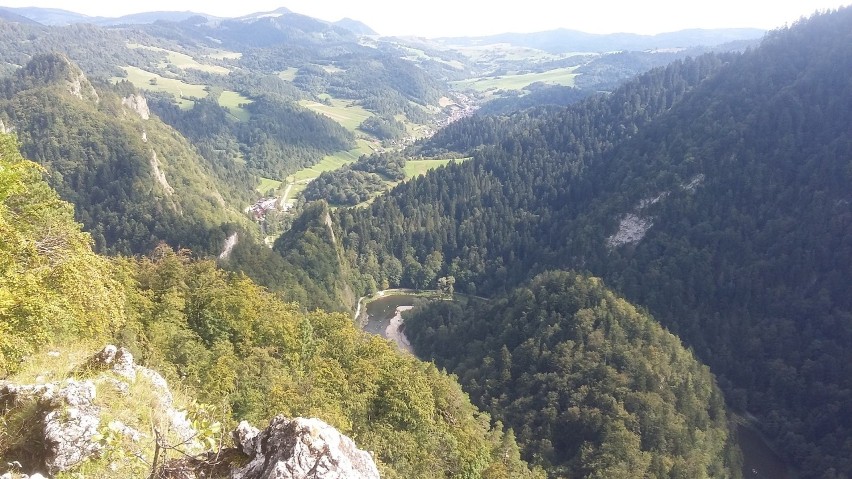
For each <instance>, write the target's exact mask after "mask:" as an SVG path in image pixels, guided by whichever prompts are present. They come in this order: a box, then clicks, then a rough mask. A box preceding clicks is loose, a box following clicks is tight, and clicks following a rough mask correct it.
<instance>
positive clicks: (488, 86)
mask: <svg viewBox="0 0 852 479" xmlns="http://www.w3.org/2000/svg"><path fill="white" fill-rule="evenodd" d="M576 69H577V67H566V68H556V69H554V70H549V71H546V72H542V73H516V74H508V75H500V76H494V77H482V78H471V79H469V80H461V81H457V82H452V85H453V86H454V87H455V88H458V89H462V90H463V89H467V88H473V89H474V90H477V91H480V92H484V91H488V90H520V89H522V88H524V87H526V86H527V85H530V84H532V83H536V82H543V83H549V84H552V85H565V86H574V77H576V76H577V75H578V74H577V73H574V70H576Z"/></svg>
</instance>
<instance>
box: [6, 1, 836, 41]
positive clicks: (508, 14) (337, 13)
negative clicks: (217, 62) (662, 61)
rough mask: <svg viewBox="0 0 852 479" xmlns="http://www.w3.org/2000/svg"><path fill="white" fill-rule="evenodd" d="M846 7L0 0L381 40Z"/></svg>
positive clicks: (757, 20)
mask: <svg viewBox="0 0 852 479" xmlns="http://www.w3.org/2000/svg"><path fill="white" fill-rule="evenodd" d="M850 3H852V2H850V0H712V1H708V0H701V1H694V0H693V1H690V0H685V1H684V0H680V1H673V0H641V1H640V0H591V1H590V0H583V1H577V0H523V1H513V2H508V1H500V0H488V1H482V0H473V1H470V0H420V1H416V0H415V1H399V0H397V1H388V0H384V1H372V0H240V1H229V2H222V1H216V2H211V1H210V0H108V1H104V0H86V1H80V0H0V5H2V6H7V7H23V6H39V7H50V8H61V9H64V10H71V11H75V12H78V13H84V14H86V15H93V16H111V17H114V16H121V15H126V14H129V13H139V12H146V11H156V10H173V11H185V10H191V11H195V12H203V13H207V14H210V15H216V16H222V17H236V16H242V15H247V14H250V13H255V12H263V11H270V10H274V9H276V8H278V7H287V8H289V9H290V10H292V11H294V12H297V13H302V14H305V15H310V16H312V17H317V18H321V19H323V20H330V21H334V20H339V19H341V18H343V17H350V18H354V19H356V20H360V21H362V22H364V23H366V24H367V25H369V26H370V27H372V28H373V29H374V30H376V31H377V32H379V33H380V34H382V35H414V36H424V37H439V36H481V35H489V34H495V33H504V32H534V31H542V30H551V29H555V28H569V29H573V30H581V31H584V32H589V33H616V32H629V33H641V34H654V33H662V32H671V31H676V30H683V29H686V28H726V27H754V28H763V29H772V28H777V27H781V26H784V25H785V24H791V23H793V22H795V21H796V20H798V19H799V18H801V17H802V16H809V15H810V14H812V13H813V12H815V11H817V10H826V9H834V8H838V7H840V6H843V5H849V4H850Z"/></svg>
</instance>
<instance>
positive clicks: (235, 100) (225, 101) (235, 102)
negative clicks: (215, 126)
mask: <svg viewBox="0 0 852 479" xmlns="http://www.w3.org/2000/svg"><path fill="white" fill-rule="evenodd" d="M251 102H252V101H251V98H248V97H245V96H243V95H242V94H241V93H237V92H235V91H230V90H225V91H223V92H222V94H221V95H219V105H221V106H223V107H225V108H227V109H228V110H230V112H231V114H232V115H234V117H236V119H238V120H240V121H248V120H249V118H251V113H249V112H248V110H246V109H245V108H243V107H241V106H240V104H248V103H251Z"/></svg>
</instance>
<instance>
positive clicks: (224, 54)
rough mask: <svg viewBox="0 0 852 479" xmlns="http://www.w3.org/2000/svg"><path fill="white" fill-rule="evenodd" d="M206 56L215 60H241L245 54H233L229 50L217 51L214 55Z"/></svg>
mask: <svg viewBox="0 0 852 479" xmlns="http://www.w3.org/2000/svg"><path fill="white" fill-rule="evenodd" d="M206 56H207V57H209V58H213V59H214V60H239V59H240V58H242V57H243V54H242V53H240V52H231V51H228V50H216V51H215V52H213V53H208V54H207V55H206Z"/></svg>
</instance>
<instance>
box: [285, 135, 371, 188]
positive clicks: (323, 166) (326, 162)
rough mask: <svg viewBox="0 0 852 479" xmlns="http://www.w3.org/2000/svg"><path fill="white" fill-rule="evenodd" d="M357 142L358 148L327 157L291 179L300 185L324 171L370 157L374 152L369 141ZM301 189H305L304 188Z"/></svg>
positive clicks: (295, 174) (298, 172) (361, 140)
mask: <svg viewBox="0 0 852 479" xmlns="http://www.w3.org/2000/svg"><path fill="white" fill-rule="evenodd" d="M357 141H358V146H357V147H355V148H353V149H351V150H349V151H338V152H337V153H335V154H333V155H329V156H326V157H325V158H323V159H322V161H320V162H319V163H317V164H316V165H314V166H311V167H308V168H305V169H302V170H299V171H297V172H296V173H294V174H293V175H292V176H291V178H292V179H293V181H294V182H295V183H296V185H299V184H300V182H302V181H305V180H312V179H314V178H316V177H317V176H319V175H320V173H322V172H324V171H333V170H336V169H338V168H340V167H341V166H343V165H345V164H347V163H352V162H353V161H356V160H357V159H358V158H359V157H360V156H361V155H368V154H370V153H372V152H373V148H372V146H371V145H370V143H369V142H368V141H367V140H363V139H360V138H359V139H358V140H357ZM294 188H295V187H294ZM301 189H304V187H303V188H301ZM299 191H301V190H299ZM291 196H295V193H294V194H291Z"/></svg>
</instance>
